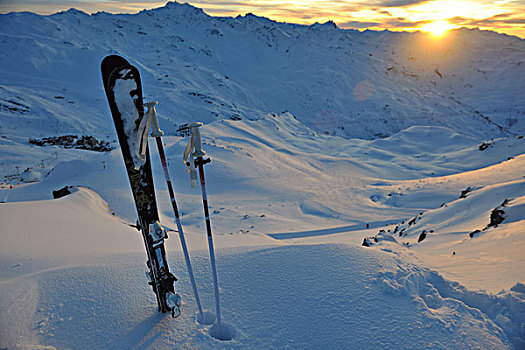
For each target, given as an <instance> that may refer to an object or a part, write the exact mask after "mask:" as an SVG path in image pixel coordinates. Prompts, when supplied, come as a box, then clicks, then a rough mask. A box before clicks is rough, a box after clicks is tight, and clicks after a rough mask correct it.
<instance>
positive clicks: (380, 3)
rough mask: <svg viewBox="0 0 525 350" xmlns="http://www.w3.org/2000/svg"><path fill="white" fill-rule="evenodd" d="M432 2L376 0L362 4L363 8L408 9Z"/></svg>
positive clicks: (421, 0) (423, 0)
mask: <svg viewBox="0 0 525 350" xmlns="http://www.w3.org/2000/svg"><path fill="white" fill-rule="evenodd" d="M429 1H430V0H375V1H368V2H362V3H361V5H362V6H368V7H370V6H373V7H387V8H388V7H408V6H413V5H420V4H423V3H426V2H429Z"/></svg>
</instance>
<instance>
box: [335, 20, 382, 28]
mask: <svg viewBox="0 0 525 350" xmlns="http://www.w3.org/2000/svg"><path fill="white" fill-rule="evenodd" d="M338 25H339V27H341V28H345V29H348V28H356V29H357V28H359V29H363V28H370V27H378V26H380V23H379V22H361V21H347V22H344V23H338Z"/></svg>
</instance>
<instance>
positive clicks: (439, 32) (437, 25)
mask: <svg viewBox="0 0 525 350" xmlns="http://www.w3.org/2000/svg"><path fill="white" fill-rule="evenodd" d="M455 27H456V26H455V25H453V24H450V23H449V22H447V21H434V22H430V23H428V24H425V25H424V26H422V27H421V28H420V30H421V31H423V32H427V33H429V34H430V35H432V36H433V37H436V38H440V37H442V36H443V35H445V33H446V32H448V31H449V30H450V29H453V28H455Z"/></svg>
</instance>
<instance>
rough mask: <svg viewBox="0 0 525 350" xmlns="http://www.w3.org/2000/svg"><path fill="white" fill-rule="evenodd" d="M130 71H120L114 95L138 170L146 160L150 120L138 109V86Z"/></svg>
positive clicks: (127, 69)
mask: <svg viewBox="0 0 525 350" xmlns="http://www.w3.org/2000/svg"><path fill="white" fill-rule="evenodd" d="M130 73H131V69H129V68H126V69H124V70H122V71H120V72H119V74H120V75H121V78H119V79H116V80H115V85H114V87H113V95H114V98H115V104H116V105H117V108H118V110H119V112H120V116H121V119H122V123H123V125H124V133H125V134H126V136H127V139H128V140H127V141H128V146H129V150H130V153H131V157H132V159H133V165H134V168H135V169H136V170H138V169H140V168H141V167H142V166H143V165H144V163H145V161H146V147H147V143H148V137H147V133H148V130H149V120H148V118H147V117H146V118H145V115H144V113H142V115H141V113H140V112H139V110H138V109H137V102H138V101H137V100H138V98H139V96H138V94H137V89H138V86H137V82H136V81H135V79H133V75H131V74H130Z"/></svg>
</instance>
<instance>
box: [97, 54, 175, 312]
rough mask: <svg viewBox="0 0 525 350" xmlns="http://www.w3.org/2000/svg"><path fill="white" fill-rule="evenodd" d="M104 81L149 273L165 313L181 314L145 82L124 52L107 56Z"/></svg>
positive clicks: (160, 305)
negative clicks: (162, 217)
mask: <svg viewBox="0 0 525 350" xmlns="http://www.w3.org/2000/svg"><path fill="white" fill-rule="evenodd" d="M101 73H102V82H103V84H104V90H105V92H106V97H107V100H108V104H109V107H110V110H111V115H112V118H113V122H114V124H115V130H116V132H117V136H118V140H119V143H120V148H121V150H122V156H123V159H124V164H125V167H126V171H127V173H128V177H129V183H130V186H131V191H132V194H133V199H134V201H135V207H136V209H137V215H138V221H137V226H138V228H139V230H140V231H141V232H142V237H143V239H144V244H145V247H146V253H147V256H148V260H147V263H146V264H147V266H148V271H147V276H148V279H149V284H150V285H151V286H152V288H153V292H154V293H155V295H156V298H157V304H158V309H159V311H161V312H162V313H166V312H171V314H172V316H173V317H177V316H178V315H179V314H180V309H179V307H180V296H179V295H178V294H176V293H175V286H174V283H175V281H177V279H176V277H175V276H174V275H173V274H172V273H171V272H170V271H169V267H168V264H167V261H166V250H165V247H164V240H165V239H166V238H168V236H167V234H166V231H165V230H164V228H163V227H162V226H161V224H160V222H159V216H158V210H157V203H156V198H155V188H154V186H153V175H152V172H151V162H150V155H149V148H148V132H149V127H150V122H151V120H150V119H149V118H148V117H147V116H145V114H144V106H143V101H142V84H141V80H140V74H139V71H138V69H137V68H136V67H134V66H132V65H130V64H129V62H128V61H127V60H126V59H124V58H123V57H121V56H117V55H110V56H106V57H105V58H104V59H103V60H102V63H101Z"/></svg>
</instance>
